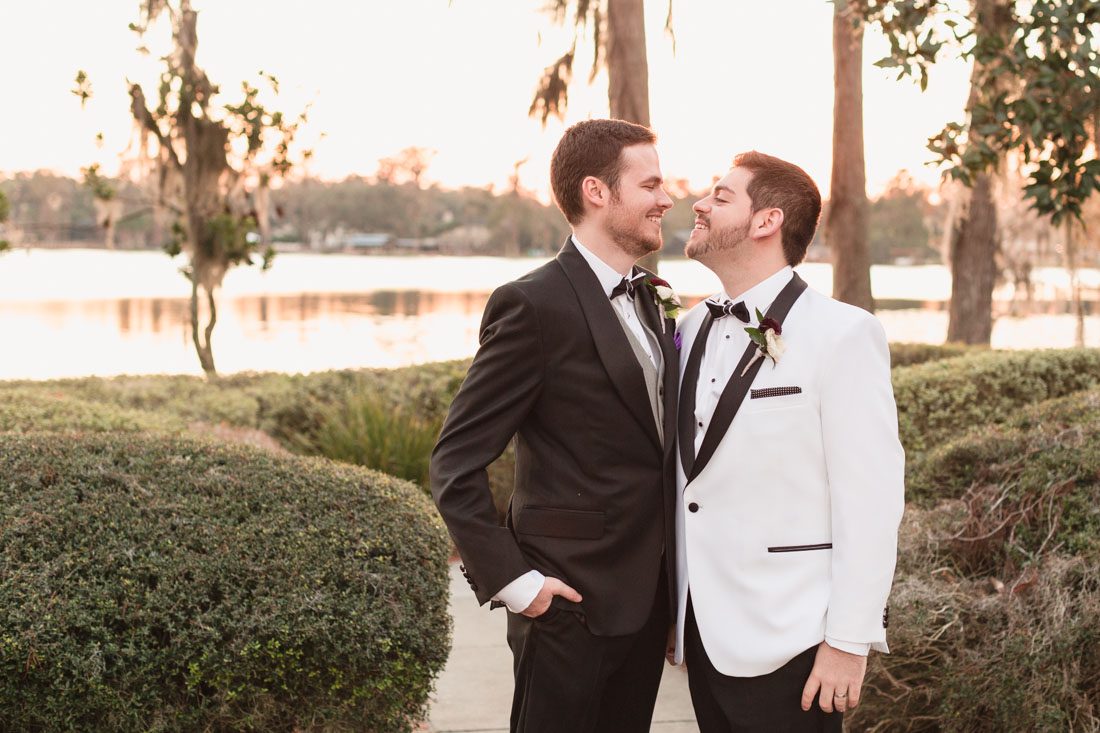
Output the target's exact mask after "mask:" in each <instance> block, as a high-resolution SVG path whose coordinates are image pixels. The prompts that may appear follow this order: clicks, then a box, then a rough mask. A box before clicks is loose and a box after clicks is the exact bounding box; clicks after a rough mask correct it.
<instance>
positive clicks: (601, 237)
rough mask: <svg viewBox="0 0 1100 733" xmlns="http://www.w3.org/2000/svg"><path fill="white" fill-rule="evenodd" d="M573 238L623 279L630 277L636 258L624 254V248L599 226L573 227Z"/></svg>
mask: <svg viewBox="0 0 1100 733" xmlns="http://www.w3.org/2000/svg"><path fill="white" fill-rule="evenodd" d="M573 236H575V237H576V238H577V239H578V240H579V241H580V243H581V244H583V245H584V246H585V247H586V248H587V249H588V251H589V252H591V253H592V254H594V255H596V256H597V257H599V258H600V259H601V260H603V261H604V262H605V263H607V265H608V266H609V267H611V268H612V269H613V270H615V272H617V273H619V274H620V275H622V276H623V277H629V276H630V269H631V268H632V267H633V266H634V263H635V262H636V258H635V257H633V256H632V255H630V254H628V253H626V252H624V251H623V249H622V247H620V246H619V245H617V244H615V242H614V240H613V239H612V238H611V237H610V236H609V235H608V234H607V232H606V231H605V230H603V229H602V228H601V227H600V226H599V225H597V224H595V223H593V222H587V221H586V222H581V223H580V224H578V225H577V226H575V227H573Z"/></svg>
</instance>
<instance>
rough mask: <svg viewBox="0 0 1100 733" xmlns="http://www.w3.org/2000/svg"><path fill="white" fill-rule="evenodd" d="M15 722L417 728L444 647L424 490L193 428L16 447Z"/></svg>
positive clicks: (19, 726)
mask: <svg viewBox="0 0 1100 733" xmlns="http://www.w3.org/2000/svg"><path fill="white" fill-rule="evenodd" d="M0 477H2V480H0V729H3V730H13V731H15V730H18V731H47V730H48V731H169V730H171V731H177V730H187V731H233V730H263V731H288V732H289V731H306V730H326V731H341V730H348V731H351V730H355V731H384V732H386V733H388V732H389V731H406V730H410V729H411V728H412V726H413V725H414V724H415V721H416V720H418V719H420V718H421V717H422V715H423V712H424V707H425V704H426V701H427V696H428V692H429V689H430V686H431V683H432V679H433V677H434V676H435V675H436V674H437V673H438V672H439V670H440V669H441V668H442V666H443V663H444V661H445V660H446V657H447V653H448V647H449V633H450V629H449V624H450V621H449V616H448V613H447V588H448V583H447V555H448V551H449V542H448V540H447V536H446V533H445V531H444V529H443V527H442V525H441V523H440V522H439V521H438V520H437V519H436V518H435V513H434V512H433V511H432V510H431V508H430V506H429V504H428V502H427V500H426V498H425V497H424V496H423V495H422V494H421V493H420V492H419V491H418V490H417V489H416V488H415V487H413V486H412V485H411V484H408V483H406V482H403V481H399V480H396V479H393V478H390V477H388V476H385V475H382V474H379V473H376V472H373V471H367V470H364V469H361V468H357V467H353V466H346V465H338V464H335V463H332V462H329V461H325V460H319V459H308V458H299V457H294V456H277V455H272V454H270V453H267V452H262V451H259V450H256V449H252V448H247V447H244V446H229V447H225V446H217V445H214V444H212V443H209V442H206V441H202V440H196V439H192V438H187V437H182V436H180V435H175V436H173V435H170V434H163V435H143V434H139V433H126V432H114V433H109V434H92V433H85V434H63V433H28V434H17V433H13V432H8V433H5V434H2V435H0Z"/></svg>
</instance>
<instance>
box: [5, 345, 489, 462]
mask: <svg viewBox="0 0 1100 733" xmlns="http://www.w3.org/2000/svg"><path fill="white" fill-rule="evenodd" d="M468 366H469V361H468V360H460V361H448V362H438V363H433V364H423V365H418V366H412V367H404V368H401V369H364V370H344V371H329V372H317V373H314V374H274V373H261V374H256V373H242V374H232V375H229V376H224V377H219V378H218V379H216V380H213V381H207V380H205V379H203V378H201V377H188V376H135V377H113V378H110V379H104V378H100V377H87V378H83V379H60V380H54V381H50V382H6V383H0V399H2V398H3V396H4V395H7V394H10V393H13V392H18V393H25V394H35V393H47V392H48V393H49V394H51V395H54V396H57V397H59V398H70V399H78V400H84V401H86V402H94V403H97V404H103V405H113V406H116V407H120V408H124V409H128V410H139V411H145V412H155V413H159V414H161V415H165V416H171V417H173V418H175V419H176V420H178V421H182V422H183V423H190V422H206V423H213V424H217V423H226V424H228V425H231V426H234V427H243V428H252V429H255V430H262V431H264V432H265V433H268V434H269V435H271V436H272V437H274V438H275V439H276V440H278V441H279V442H280V443H281V444H282V445H283V446H284V447H286V448H288V449H291V450H294V449H297V448H300V441H301V440H302V439H307V440H308V439H310V438H312V437H313V436H314V435H315V433H316V431H317V429H318V427H319V426H320V424H321V422H322V420H323V419H324V413H325V411H326V410H327V409H329V408H331V407H332V406H333V405H338V404H340V403H342V402H343V400H344V399H345V398H346V396H347V395H348V392H349V391H352V392H357V393H363V394H370V395H372V396H375V397H376V398H377V399H379V400H381V402H382V403H383V404H384V405H386V406H387V407H401V408H403V409H406V410H408V411H410V412H411V413H412V414H415V415H418V416H420V417H422V418H423V419H427V420H434V419H437V418H438V419H439V420H442V418H443V416H444V415H445V414H446V412H447V408H448V407H449V406H450V402H451V399H452V398H453V397H454V394H455V392H457V391H458V386H459V385H460V384H461V383H462V379H463V378H464V377H465V375H466V369H467V368H468Z"/></svg>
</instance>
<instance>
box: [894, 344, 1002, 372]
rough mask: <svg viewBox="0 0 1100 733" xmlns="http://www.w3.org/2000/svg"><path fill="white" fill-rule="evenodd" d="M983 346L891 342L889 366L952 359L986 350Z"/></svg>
mask: <svg viewBox="0 0 1100 733" xmlns="http://www.w3.org/2000/svg"><path fill="white" fill-rule="evenodd" d="M986 351H988V349H987V348H986V347H984V346H969V345H967V344H918V343H904V342H898V343H891V344H890V366H891V367H895V368H896V367H903V366H913V365H915V364H924V363H925V362H929V361H939V360H941V359H953V358H955V357H957V356H965V355H966V354H972V353H974V352H983V353H984V352H986Z"/></svg>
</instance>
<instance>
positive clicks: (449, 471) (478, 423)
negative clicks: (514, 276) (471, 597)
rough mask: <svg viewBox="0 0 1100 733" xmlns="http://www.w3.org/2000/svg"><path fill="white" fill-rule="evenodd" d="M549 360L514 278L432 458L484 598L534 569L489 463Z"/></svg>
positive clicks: (490, 317)
mask: <svg viewBox="0 0 1100 733" xmlns="http://www.w3.org/2000/svg"><path fill="white" fill-rule="evenodd" d="M544 364H545V360H544V358H543V347H542V337H541V334H540V330H539V322H538V314H537V313H536V311H535V308H534V306H533V305H532V304H531V302H530V300H528V298H527V296H526V295H525V294H524V293H523V292H522V291H521V290H520V289H519V288H518V287H516V286H515V285H514V284H511V283H509V284H507V285H504V286H502V287H500V288H498V289H497V290H496V291H495V292H494V293H493V294H492V295H491V296H490V297H489V302H488V303H487V304H486V306H485V314H484V316H483V317H482V321H481V345H480V347H479V348H478V352H477V355H476V356H475V357H474V361H473V364H472V365H471V366H470V371H469V372H468V373H467V375H466V379H465V381H463V383H462V387H461V388H460V389H459V390H458V394H457V395H456V396H455V399H454V402H452V403H451V409H450V412H449V413H448V414H447V420H446V421H445V422H444V424H443V431H442V433H441V434H440V436H439V442H438V443H436V446H435V450H434V451H432V461H431V484H432V496H433V497H434V498H435V503H436V506H438V507H439V513H440V514H441V515H442V516H443V520H444V521H445V522H446V524H447V528H448V529H449V530H450V532H451V537H453V538H454V541H455V545H457V547H458V552H459V554H460V555H461V556H462V560H463V562H464V563H465V565H466V570H467V572H468V573H469V577H470V581H471V584H472V585H473V589H474V592H475V593H476V594H477V599H478V601H479V602H480V603H482V604H484V603H486V602H487V601H489V600H490V599H491V598H492V597H493V596H494V595H495V594H496V593H497V591H499V590H500V589H501V588H503V587H504V586H505V585H507V584H508V583H510V582H512V581H513V580H515V579H516V578H518V577H519V576H521V575H523V574H524V573H526V572H528V571H529V570H531V566H530V565H529V564H528V563H527V561H526V560H525V559H524V558H523V555H522V553H521V552H520V548H519V546H518V545H517V544H516V541H515V538H514V537H513V536H512V532H511V530H509V529H508V528H506V527H501V526H500V524H499V522H498V520H497V513H496V509H495V508H494V506H493V499H492V494H491V492H490V490H489V479H488V475H487V473H486V470H485V469H486V467H487V466H488V465H489V464H490V463H492V462H493V461H494V460H496V459H497V458H498V457H499V456H500V454H501V453H503V452H504V449H505V447H506V446H507V445H508V441H510V440H511V439H512V436H514V435H515V434H516V432H517V430H518V429H519V427H520V425H521V424H522V423H523V421H524V418H525V417H526V416H527V414H528V413H529V412H530V410H531V409H532V407H533V406H534V404H535V401H536V400H537V399H538V396H539V392H540V390H541V387H542V380H543V369H544V366H543V365H544Z"/></svg>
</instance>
